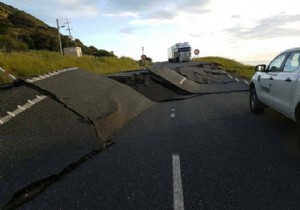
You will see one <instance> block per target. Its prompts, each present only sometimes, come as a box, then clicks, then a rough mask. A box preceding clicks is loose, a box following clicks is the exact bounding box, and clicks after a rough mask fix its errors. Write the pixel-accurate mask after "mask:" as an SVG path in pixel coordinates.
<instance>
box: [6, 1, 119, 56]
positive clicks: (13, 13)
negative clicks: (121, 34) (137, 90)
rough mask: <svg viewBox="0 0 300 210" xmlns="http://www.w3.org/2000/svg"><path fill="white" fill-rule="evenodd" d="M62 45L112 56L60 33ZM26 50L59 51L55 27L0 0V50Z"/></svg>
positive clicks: (91, 53) (86, 52)
mask: <svg viewBox="0 0 300 210" xmlns="http://www.w3.org/2000/svg"><path fill="white" fill-rule="evenodd" d="M61 42H62V46H63V47H81V48H82V52H83V53H84V54H89V55H98V56H114V55H113V53H111V52H108V51H106V50H99V49H97V48H95V47H94V46H86V45H84V44H83V43H82V42H81V41H80V40H79V39H75V40H71V39H70V38H69V37H68V36H65V35H61ZM28 50H49V51H59V43H58V38H57V28H56V27H50V26H48V25H47V24H46V23H44V22H42V21H41V20H39V19H37V18H35V17H33V16H32V15H30V14H28V13H26V12H24V11H20V10H18V9H16V8H14V7H12V6H9V5H6V4H4V3H2V2H0V52H20V51H28Z"/></svg>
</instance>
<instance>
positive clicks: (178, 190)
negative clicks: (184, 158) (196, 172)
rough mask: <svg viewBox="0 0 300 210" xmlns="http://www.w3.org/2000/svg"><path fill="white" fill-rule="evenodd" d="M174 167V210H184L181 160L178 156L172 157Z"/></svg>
mask: <svg viewBox="0 0 300 210" xmlns="http://www.w3.org/2000/svg"><path fill="white" fill-rule="evenodd" d="M172 166H173V199H174V210H184V203H183V192H182V183H181V170H180V158H179V155H178V154H173V155H172Z"/></svg>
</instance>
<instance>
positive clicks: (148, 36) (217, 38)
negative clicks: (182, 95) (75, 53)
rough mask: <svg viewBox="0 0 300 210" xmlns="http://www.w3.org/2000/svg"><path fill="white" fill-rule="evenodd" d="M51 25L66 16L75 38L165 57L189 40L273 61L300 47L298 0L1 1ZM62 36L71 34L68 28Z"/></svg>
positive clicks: (124, 52)
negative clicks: (280, 55) (169, 48)
mask: <svg viewBox="0 0 300 210" xmlns="http://www.w3.org/2000/svg"><path fill="white" fill-rule="evenodd" d="M1 1H2V2H3V3H5V4H8V5H11V6H13V7H15V8H17V9H19V10H23V11H25V12H27V13H29V14H31V15H33V16H35V17H36V18H38V19H40V20H42V21H44V22H45V23H47V24H48V25H50V26H52V27H56V19H58V20H59V24H60V25H64V24H65V22H66V19H68V20H69V21H70V22H71V23H70V27H71V28H72V30H71V33H72V36H73V37H74V38H77V39H80V40H81V41H82V42H83V43H84V44H85V45H88V46H90V45H93V46H95V47H96V48H98V49H105V50H108V51H114V53H115V55H117V56H128V57H131V58H133V59H136V60H137V59H140V56H141V54H142V47H144V53H145V54H146V55H147V56H148V57H150V58H152V59H153V60H154V61H166V60H167V56H168V55H167V49H168V47H170V46H171V45H173V44H175V43H178V42H189V43H190V44H191V46H192V49H193V50H194V49H199V50H200V54H199V57H205V56H222V57H226V58H231V59H235V60H237V61H242V62H243V61H265V60H271V59H272V58H273V57H274V56H276V55H277V54H278V53H280V52H281V51H284V50H286V49H289V48H294V47H300V10H299V6H298V5H299V3H298V1H297V0H285V1H275V0H226V1H221V0H176V1H174V0H51V1H46V0H1ZM60 31H61V33H62V34H65V35H68V31H66V29H65V28H61V29H60Z"/></svg>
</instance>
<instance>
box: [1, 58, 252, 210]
mask: <svg viewBox="0 0 300 210" xmlns="http://www.w3.org/2000/svg"><path fill="white" fill-rule="evenodd" d="M121 83H122V84H121ZM22 84H23V85H24V83H22ZM124 84H125V85H124ZM26 87H29V88H31V89H33V90H35V91H38V92H40V93H43V94H46V95H48V96H50V97H51V98H52V99H54V100H55V101H56V102H57V103H60V104H62V105H63V106H64V107H65V108H67V109H68V110H70V111H72V112H73V113H75V114H76V115H77V116H79V117H81V118H82V119H84V120H85V121H87V122H89V123H91V124H93V126H94V127H95V130H96V132H97V134H98V138H99V141H100V142H101V145H102V146H101V147H100V149H99V148H94V150H92V151H91V152H90V153H88V154H86V155H84V156H83V157H81V158H79V159H78V161H76V162H74V163H72V164H70V165H69V166H67V167H66V168H64V169H62V171H61V172H60V173H57V174H53V175H50V176H48V177H47V178H42V179H40V180H39V181H36V182H33V183H31V184H30V183H28V185H27V187H22V188H21V190H19V191H18V192H17V193H14V195H13V198H12V199H11V200H10V201H8V202H7V203H6V205H5V207H4V209H14V208H16V207H17V206H20V205H22V204H23V203H24V202H28V201H29V200H31V199H33V198H34V197H35V196H37V195H38V194H39V193H41V192H42V191H44V190H45V189H46V188H47V187H48V186H49V185H51V184H52V183H54V182H57V181H58V180H59V179H60V178H61V177H63V176H64V175H65V174H67V173H69V172H71V171H72V170H74V169H75V168H76V167H77V166H78V165H79V164H81V163H83V162H85V161H86V160H88V159H90V158H91V157H92V156H94V155H95V154H98V153H99V152H101V151H102V150H103V149H104V148H106V147H108V146H109V145H111V144H112V143H114V141H113V140H112V137H113V136H114V135H116V133H117V132H118V130H120V129H121V128H122V127H123V126H124V125H125V124H126V123H128V122H129V121H130V120H132V119H133V118H135V117H136V116H138V115H139V114H141V113H142V112H144V111H145V110H146V109H148V108H149V107H150V106H152V105H153V102H163V101H169V100H180V99H186V98H190V97H194V96H196V95H203V94H218V93H224V92H235V91H247V90H248V85H247V84H245V83H243V82H239V81H237V80H235V79H233V78H231V77H229V76H228V74H227V73H225V72H223V71H222V70H220V69H218V66H216V65H215V64H211V63H193V64H191V65H189V64H185V65H184V66H181V65H177V66H175V67H173V68H169V67H167V66H165V65H156V66H154V67H151V68H149V69H147V70H143V71H135V72H130V73H121V74H116V75H110V76H109V77H104V76H100V75H95V74H92V73H89V72H86V71H82V70H79V69H77V70H72V71H68V72H64V73H62V74H59V75H56V76H53V77H51V78H46V79H43V80H39V81H36V82H34V83H28V84H26ZM16 105H17V104H16ZM41 123H42V122H41ZM0 128H1V127H0ZM33 138H34V137H33ZM3 149H5V148H3ZM62 156H63V155H62ZM7 165H9V163H8V164H7ZM16 173H18V172H16ZM4 181H5V180H4Z"/></svg>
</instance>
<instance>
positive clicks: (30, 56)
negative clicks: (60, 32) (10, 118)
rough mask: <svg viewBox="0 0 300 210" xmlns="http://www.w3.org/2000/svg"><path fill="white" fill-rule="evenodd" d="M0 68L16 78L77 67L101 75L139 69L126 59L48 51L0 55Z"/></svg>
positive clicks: (3, 79) (6, 79)
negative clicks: (63, 54)
mask: <svg viewBox="0 0 300 210" xmlns="http://www.w3.org/2000/svg"><path fill="white" fill-rule="evenodd" d="M0 67H2V68H3V69H5V70H6V71H7V72H8V73H11V74H12V75H14V76H15V77H17V78H25V77H32V76H35V75H40V74H45V73H47V72H50V71H55V70H59V69H62V68H65V67H79V68H81V69H85V70H87V71H91V72H94V73H97V74H102V75H107V74H112V73H117V72H121V71H126V70H135V69H140V68H141V67H139V64H138V62H137V61H134V60H133V59H131V58H128V57H121V58H117V57H94V56H83V57H71V56H61V55H60V54H59V53H56V52H50V51H30V52H26V53H25V52H24V53H0ZM7 81H9V79H8V78H7V76H5V75H4V74H2V73H0V82H7Z"/></svg>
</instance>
